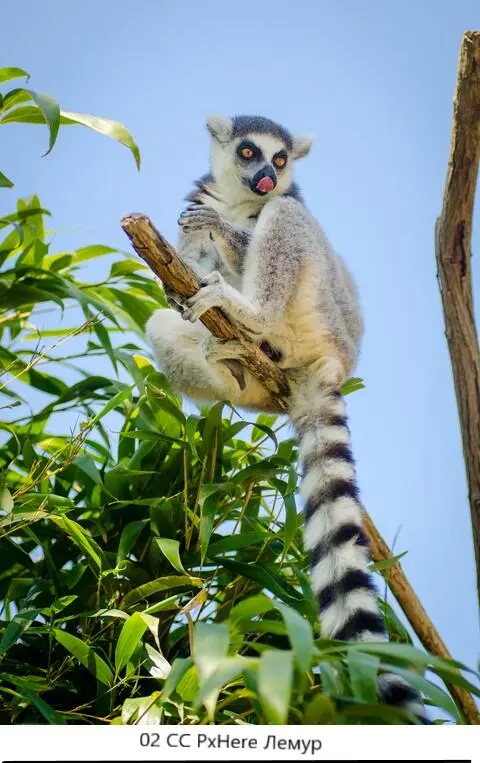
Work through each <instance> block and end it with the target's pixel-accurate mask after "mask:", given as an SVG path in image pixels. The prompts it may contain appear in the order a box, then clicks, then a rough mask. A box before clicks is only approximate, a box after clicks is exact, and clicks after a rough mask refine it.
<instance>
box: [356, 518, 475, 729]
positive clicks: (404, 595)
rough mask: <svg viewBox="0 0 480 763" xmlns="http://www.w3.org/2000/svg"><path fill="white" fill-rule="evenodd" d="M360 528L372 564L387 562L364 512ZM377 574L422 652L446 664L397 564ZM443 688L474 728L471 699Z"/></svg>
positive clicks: (387, 554)
mask: <svg viewBox="0 0 480 763" xmlns="http://www.w3.org/2000/svg"><path fill="white" fill-rule="evenodd" d="M364 524H365V530H366V532H367V535H368V538H369V541H370V552H371V555H372V559H373V560H374V561H375V562H381V561H384V560H386V559H390V558H391V557H392V552H391V551H390V549H389V547H388V546H387V544H386V543H385V541H384V539H383V538H382V536H381V535H380V533H379V532H378V530H377V528H376V527H375V525H374V524H373V522H372V520H371V518H370V517H369V515H368V513H367V512H366V511H365V510H364ZM379 572H380V574H381V575H383V577H384V578H385V580H386V581H387V583H388V587H389V588H390V590H391V592H392V593H393V595H394V596H395V598H396V600H397V601H398V603H399V605H400V607H401V608H402V610H403V612H404V614H405V616H406V617H407V620H408V622H409V623H410V625H411V626H412V628H413V630H414V631H415V633H416V634H417V636H418V638H419V640H420V643H421V644H423V646H424V647H425V649H426V650H427V651H428V652H431V654H435V655H437V656H438V657H444V658H445V659H446V660H451V659H453V658H452V655H451V654H450V652H449V651H448V649H447V647H446V645H445V644H444V642H443V640H442V638H441V636H440V634H439V633H438V631H437V629H436V628H435V626H434V624H433V623H432V621H431V620H430V618H429V616H428V615H427V613H426V612H425V610H424V608H423V606H422V604H421V602H420V599H419V598H418V596H417V594H416V593H415V591H414V590H413V588H412V586H411V585H410V583H409V582H408V579H407V577H406V575H405V573H404V571H403V570H402V567H401V565H400V563H399V562H398V561H397V563H396V564H395V565H393V566H392V567H390V568H389V569H388V570H379ZM447 687H448V689H449V691H450V693H451V695H452V697H453V698H454V700H455V703H456V705H457V707H458V709H459V710H460V712H461V714H462V715H463V717H464V719H465V721H466V722H467V723H468V724H472V725H475V726H477V725H480V713H479V711H478V709H477V706H476V704H475V701H474V699H473V697H472V696H471V695H470V694H469V693H468V692H467V691H466V690H465V689H463V688H462V687H461V686H457V685H456V684H449V683H448V684H447Z"/></svg>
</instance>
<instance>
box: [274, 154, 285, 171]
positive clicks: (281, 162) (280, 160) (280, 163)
mask: <svg viewBox="0 0 480 763" xmlns="http://www.w3.org/2000/svg"><path fill="white" fill-rule="evenodd" d="M273 163H274V165H275V167H279V168H281V167H285V165H286V163H287V157H286V156H283V154H280V156H276V157H275V159H274V160H273Z"/></svg>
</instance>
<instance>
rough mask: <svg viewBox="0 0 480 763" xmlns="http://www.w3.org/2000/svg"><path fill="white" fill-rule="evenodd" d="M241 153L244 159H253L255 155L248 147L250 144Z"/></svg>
mask: <svg viewBox="0 0 480 763" xmlns="http://www.w3.org/2000/svg"><path fill="white" fill-rule="evenodd" d="M241 154H242V156H243V158H244V159H251V158H252V156H253V151H252V149H251V148H248V146H245V148H242V151H241Z"/></svg>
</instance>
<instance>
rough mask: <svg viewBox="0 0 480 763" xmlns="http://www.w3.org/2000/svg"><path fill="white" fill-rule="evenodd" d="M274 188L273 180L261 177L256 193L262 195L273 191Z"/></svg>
mask: <svg viewBox="0 0 480 763" xmlns="http://www.w3.org/2000/svg"><path fill="white" fill-rule="evenodd" d="M274 187H275V186H274V185H273V180H272V178H269V177H263V178H262V179H261V180H259V181H258V183H257V191H263V192H264V193H268V192H269V191H273V189H274Z"/></svg>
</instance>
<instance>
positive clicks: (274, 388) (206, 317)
mask: <svg viewBox="0 0 480 763" xmlns="http://www.w3.org/2000/svg"><path fill="white" fill-rule="evenodd" d="M121 225H122V228H123V230H124V231H125V233H126V234H127V236H128V237H129V239H130V241H131V242H132V244H133V248H134V249H135V251H136V252H137V254H138V255H139V256H140V257H141V258H142V259H143V260H145V262H146V263H147V265H148V266H149V267H150V268H151V269H152V271H153V272H154V273H155V275H156V276H158V278H160V280H161V281H162V282H163V283H165V284H167V285H168V286H170V288H171V289H172V290H173V291H175V292H176V293H177V294H180V295H181V296H182V297H192V296H193V295H194V294H195V293H196V292H197V291H198V289H199V281H198V278H197V276H196V274H195V273H194V272H193V270H191V269H190V268H189V267H187V265H185V263H184V262H183V261H182V260H181V259H180V258H179V257H178V255H177V254H176V252H175V250H174V248H173V247H172V246H170V244H169V243H168V241H167V240H166V239H164V238H163V236H162V235H161V233H159V232H158V231H157V229H156V228H155V226H154V225H153V223H152V222H151V220H150V219H149V218H148V217H146V216H145V215H127V216H126V217H124V218H123V220H122V222H121ZM200 320H201V321H202V323H203V324H204V325H205V326H206V327H207V329H208V330H209V331H210V333H211V334H213V336H216V337H219V338H220V339H239V340H241V342H242V343H243V344H244V345H245V347H247V348H248V350H249V355H248V357H247V359H246V365H248V370H249V371H251V373H252V374H253V375H254V376H256V377H257V378H258V379H260V381H261V382H262V383H263V384H264V385H265V387H266V388H267V389H268V390H269V391H270V392H271V393H272V395H274V396H275V405H276V407H277V410H278V408H280V409H281V410H287V408H288V398H289V395H290V387H289V384H288V380H287V377H286V374H285V373H284V372H283V371H282V370H281V369H280V368H278V366H276V365H275V363H273V362H272V361H271V360H270V358H268V357H267V356H266V355H265V353H263V352H262V351H261V350H259V349H258V347H257V346H256V345H255V344H253V342H251V341H250V340H249V339H248V338H247V337H246V335H245V334H244V333H242V331H241V329H239V328H238V327H236V326H234V325H233V324H232V323H231V322H230V321H229V320H228V318H227V317H226V315H225V314H224V313H223V312H222V310H220V309H218V308H216V307H214V308H212V309H211V310H207V311H206V312H205V313H204V314H203V315H202V317H201V318H200Z"/></svg>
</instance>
